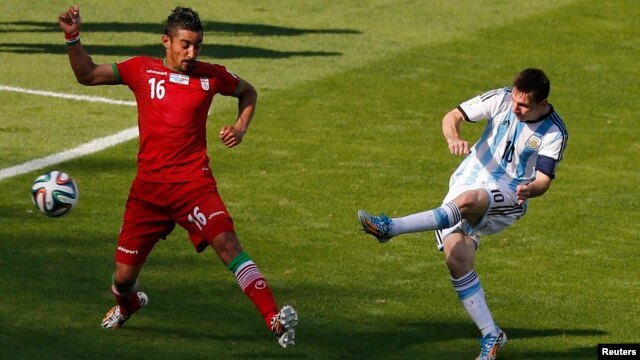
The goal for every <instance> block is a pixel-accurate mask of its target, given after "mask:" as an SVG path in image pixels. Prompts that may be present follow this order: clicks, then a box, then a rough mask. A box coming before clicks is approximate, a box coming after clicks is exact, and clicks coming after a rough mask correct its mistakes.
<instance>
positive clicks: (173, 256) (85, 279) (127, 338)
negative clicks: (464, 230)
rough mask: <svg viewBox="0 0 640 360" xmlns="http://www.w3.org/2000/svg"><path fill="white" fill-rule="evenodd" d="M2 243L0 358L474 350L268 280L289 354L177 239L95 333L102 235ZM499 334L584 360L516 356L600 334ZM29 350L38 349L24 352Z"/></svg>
mask: <svg viewBox="0 0 640 360" xmlns="http://www.w3.org/2000/svg"><path fill="white" fill-rule="evenodd" d="M58 226H60V227H64V224H58ZM72 230H73V229H72ZM6 240H7V243H6V244H3V245H2V246H0V250H2V251H3V253H5V254H7V255H5V256H4V257H3V258H2V259H1V260H0V268H2V269H3V271H2V276H1V277H0V280H2V283H3V287H4V289H5V292H4V293H3V294H5V295H6V298H5V300H4V301H5V302H4V305H5V306H6V308H10V309H12V311H11V312H3V313H2V316H0V326H2V328H3V329H4V331H3V336H2V337H0V346H1V347H2V348H3V353H4V354H5V355H7V356H8V357H7V358H14V357H19V358H25V359H28V358H34V359H35V358H51V356H52V357H53V358H56V357H57V358H84V356H85V355H86V354H91V358H92V359H108V358H115V357H122V358H138V359H154V358H176V359H177V358H190V359H197V358H206V356H210V354H216V356H219V357H218V358H231V357H233V358H260V359H272V358H273V359H275V358H288V359H316V358H322V359H389V358H403V357H404V358H417V357H418V358H419V357H423V358H429V359H446V358H449V359H459V358H471V357H472V356H475V355H476V352H477V351H478V347H479V346H478V343H477V342H476V341H475V340H474V339H475V338H476V337H477V330H476V329H475V327H474V326H473V324H472V322H471V321H465V320H460V321H457V320H453V321H452V320H442V319H435V320H433V319H428V318H424V319H416V320H410V321H407V317H406V316H405V315H403V314H397V313H395V312H393V311H390V310H384V308H378V309H379V310H378V312H377V313H376V314H372V313H371V310H372V309H371V308H369V309H366V308H359V307H358V305H356V304H362V302H360V301H359V300H360V299H366V298H371V296H372V290H371V289H368V288H367V287H366V286H362V287H360V288H352V287H350V288H349V287H348V285H344V286H343V285H324V286H318V285H306V284H304V283H299V284H295V285H291V286H287V287H282V286H279V285H278V284H281V283H280V282H279V281H277V280H274V282H273V283H272V286H273V289H274V293H275V294H276V297H277V298H278V299H294V303H293V305H294V306H296V308H297V309H298V311H299V312H300V324H299V326H298V333H297V339H296V340H297V341H296V342H297V346H295V347H294V348H292V349H286V350H285V349H281V348H279V346H278V345H277V344H276V342H275V339H274V338H273V336H272V335H271V334H269V332H268V331H267V329H266V328H265V326H264V322H263V321H262V319H261V318H260V316H259V315H258V313H257V312H256V311H255V308H253V305H252V304H251V303H250V302H249V301H248V300H247V299H246V298H245V296H244V295H243V294H242V292H241V291H240V290H239V288H238V286H237V284H236V283H235V280H234V279H233V275H232V274H230V273H229V272H228V271H227V270H226V269H225V267H224V265H222V264H221V263H220V262H219V261H218V260H217V258H215V255H214V254H213V253H212V251H208V252H206V253H205V254H200V255H198V254H195V253H194V252H193V250H192V249H191V248H190V245H189V243H188V240H187V239H186V238H185V237H184V235H178V234H176V236H171V237H169V238H168V239H167V240H165V241H162V242H160V243H159V244H158V245H157V247H156V249H154V252H153V253H152V254H151V257H150V258H149V261H148V263H147V265H146V266H145V270H144V271H143V274H142V276H141V290H143V291H145V292H147V294H148V295H149V298H150V306H149V307H147V308H145V309H144V310H143V311H142V312H141V313H140V314H137V315H136V316H135V317H134V318H133V319H132V320H131V321H130V322H128V323H127V325H126V326H125V328H123V329H122V330H119V331H105V330H103V329H100V328H99V327H98V323H99V321H100V318H101V316H102V314H104V312H105V311H106V310H107V309H108V308H109V307H110V306H111V305H112V304H113V298H112V296H111V294H110V293H109V290H108V288H109V282H110V278H109V274H110V272H111V271H112V254H113V246H115V239H114V236H112V235H110V232H108V231H96V232H95V233H86V232H84V233H80V232H77V231H66V232H65V231H61V230H60V229H57V228H56V227H55V226H54V227H47V226H40V227H34V226H31V227H30V228H29V229H28V230H27V229H24V230H22V231H18V233H17V234H14V235H13V236H12V237H10V238H8V239H6ZM8 250H10V251H8ZM8 274H11V275H8ZM61 289H62V290H61ZM374 293H375V292H374ZM281 301H282V300H281ZM505 331H506V333H507V334H508V336H509V338H510V340H511V342H510V344H509V345H507V347H506V348H505V349H504V350H503V351H502V353H503V354H504V355H505V357H506V358H510V359H579V358H589V357H593V355H594V354H595V343H596V339H594V346H593V348H592V347H581V348H575V347H574V348H569V349H558V350H555V351H554V350H546V349H545V350H544V351H533V352H532V351H531V349H530V347H529V348H527V350H526V351H525V350H520V349H519V346H518V342H519V340H523V339H536V338H549V337H550V338H565V337H581V338H582V337H587V338H589V337H601V336H603V335H606V334H607V333H606V332H605V331H602V330H598V329H588V328H584V329H575V328H571V329H563V328H551V329H544V328H535V327H531V328H509V327H505ZM34 339H38V344H39V345H38V346H33V342H34ZM581 341H583V339H581ZM204 354H207V355H204ZM418 355H419V356H418Z"/></svg>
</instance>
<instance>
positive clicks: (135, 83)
mask: <svg viewBox="0 0 640 360" xmlns="http://www.w3.org/2000/svg"><path fill="white" fill-rule="evenodd" d="M58 22H59V24H60V27H61V29H62V30H63V31H64V34H65V39H66V42H67V53H68V56H69V61H70V63H71V68H72V69H73V72H74V74H75V76H76V78H77V80H78V82H80V83H81V84H83V85H116V84H124V85H127V86H128V87H129V88H130V89H131V91H132V92H133V94H134V95H135V98H136V103H137V106H138V127H139V130H140V144H139V150H138V172H137V174H136V178H135V179H134V181H133V184H132V185H131V189H130V191H129V197H128V198H127V203H126V206H125V212H124V216H123V224H122V228H121V231H120V235H119V237H118V244H117V247H116V251H115V263H116V264H115V273H114V275H113V284H112V286H111V291H112V293H113V295H114V297H115V300H116V304H117V305H116V306H114V307H113V308H111V310H109V312H108V313H107V315H106V316H105V318H104V319H103V321H102V323H101V325H102V327H105V328H119V327H121V326H122V325H123V324H124V323H125V322H126V321H127V320H128V319H129V318H130V317H131V316H132V315H133V314H134V313H136V312H137V311H138V310H139V309H140V308H142V307H144V306H146V305H147V304H148V302H149V300H148V297H147V295H146V294H145V293H143V292H139V291H138V288H139V285H138V276H139V274H140V272H141V271H142V267H143V265H144V263H145V261H146V259H147V256H148V255H149V253H150V252H151V250H152V249H153V247H154V246H155V245H156V244H157V243H158V241H159V240H160V239H164V238H166V237H167V235H169V234H170V233H171V232H172V231H173V229H174V228H175V226H176V224H179V225H180V226H182V227H184V228H185V229H186V230H187V232H188V234H189V239H190V240H191V242H192V244H193V246H194V248H195V250H196V251H197V252H201V251H204V250H205V249H207V248H208V247H211V248H213V249H214V251H215V252H216V254H217V255H218V257H219V258H220V259H221V260H222V262H223V263H224V264H225V265H226V266H227V267H228V269H229V270H230V271H231V272H232V273H233V274H234V276H235V277H236V280H237V281H238V284H239V285H240V288H241V289H242V290H243V292H244V293H245V294H246V296H247V297H248V298H249V299H250V300H251V302H253V304H254V305H255V306H256V308H257V309H258V311H259V312H260V315H261V316H262V317H263V319H264V322H265V324H266V326H267V328H268V329H269V330H271V331H272V332H273V333H274V334H275V335H276V338H277V340H278V343H279V344H280V345H281V346H283V347H287V346H289V345H293V344H294V340H295V327H296V324H297V321H298V315H297V313H296V312H295V310H294V309H293V308H292V307H291V306H289V305H287V306H284V307H282V308H281V309H280V310H278V307H277V305H276V302H275V300H274V297H273V294H272V292H271V289H270V288H269V286H268V285H267V281H266V280H265V278H264V276H263V275H262V273H261V272H260V269H259V268H258V266H257V265H256V264H255V263H254V262H253V260H252V259H251V258H250V257H249V255H247V254H246V253H245V252H244V251H243V249H242V247H241V246H240V243H239V241H238V238H237V236H236V232H235V228H234V225H233V221H232V219H231V216H230V215H229V213H228V211H227V209H226V207H225V204H224V203H223V201H222V199H221V197H220V194H219V193H218V189H217V184H216V180H215V178H214V177H213V173H212V172H211V169H210V168H209V157H208V155H207V140H206V131H207V130H206V122H207V116H208V111H209V107H210V105H211V102H212V101H213V97H214V96H215V95H216V94H221V95H224V96H233V97H235V98H237V99H238V116H237V118H236V119H235V123H234V124H233V125H225V126H223V127H222V129H221V130H220V132H219V138H220V141H221V142H222V143H223V144H224V145H225V146H227V147H230V148H231V147H234V146H236V145H238V144H240V142H242V140H243V138H244V135H245V133H246V131H247V128H248V127H249V123H250V122H251V119H252V118H253V114H254V111H255V107H256V102H257V93H256V90H255V89H254V87H253V86H252V85H251V84H249V83H248V82H247V81H245V80H243V79H241V78H240V77H238V76H237V75H235V74H233V73H232V72H230V71H228V70H227V69H226V68H225V67H224V66H221V65H216V64H209V63H205V62H201V61H198V60H197V57H198V54H199V52H200V47H201V45H202V40H203V34H204V32H203V28H202V23H201V21H200V18H199V16H198V13H196V12H195V11H193V10H192V9H190V8H185V7H176V8H175V9H174V10H173V11H172V12H171V14H170V15H169V17H168V18H167V22H166V26H165V31H164V35H163V36H162V45H163V46H164V48H165V57H164V58H163V59H161V58H152V57H147V56H134V57H132V58H130V59H127V60H125V61H122V62H119V63H116V64H101V65H96V64H95V63H94V62H93V60H92V59H91V57H90V56H89V55H88V54H87V52H86V51H85V50H84V48H83V46H82V44H81V43H80V9H79V6H77V5H76V6H73V7H71V8H69V9H68V10H67V11H65V12H63V13H62V14H60V16H59V21H58ZM197 310H198V311H201V309H197Z"/></svg>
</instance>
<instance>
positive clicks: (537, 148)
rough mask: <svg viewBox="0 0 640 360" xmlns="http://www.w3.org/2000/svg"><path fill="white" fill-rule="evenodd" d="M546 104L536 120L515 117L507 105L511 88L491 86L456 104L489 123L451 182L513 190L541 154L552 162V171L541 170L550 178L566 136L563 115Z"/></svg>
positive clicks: (529, 176) (533, 169)
mask: <svg viewBox="0 0 640 360" xmlns="http://www.w3.org/2000/svg"><path fill="white" fill-rule="evenodd" d="M550 108H551V110H550V111H549V113H548V114H546V115H545V116H543V117H542V118H541V119H540V120H538V121H535V122H522V121H519V120H518V119H517V118H516V116H515V114H514V113H513V110H512V106H511V88H502V89H496V90H491V91H488V92H486V93H484V94H482V95H480V96H476V97H474V98H472V99H470V100H467V101H465V102H463V103H462V104H460V106H458V109H459V110H460V111H461V112H462V113H463V115H464V117H465V120H467V121H470V122H474V123H475V122H478V121H480V120H487V126H486V127H485V129H484V132H483V133H482V136H481V137H480V139H479V140H478V142H476V143H475V144H474V145H473V147H472V149H471V153H470V154H469V155H468V156H467V157H466V158H465V159H464V160H463V161H462V163H460V165H459V166H458V168H457V169H456V171H455V173H454V174H453V176H452V178H451V184H454V183H455V184H460V185H482V186H485V185H487V184H489V185H497V186H500V187H507V188H508V189H511V190H512V191H515V189H516V187H517V186H518V185H519V184H526V183H528V182H531V181H533V180H534V179H535V173H536V166H541V165H542V162H541V163H538V160H539V159H541V160H546V161H545V164H549V163H551V170H550V171H549V169H545V170H546V171H543V172H545V174H547V175H549V176H550V177H551V178H553V177H554V176H555V167H556V166H557V164H558V163H559V162H560V160H562V154H563V152H564V149H565V146H566V145H567V139H568V136H567V130H566V128H565V126H564V123H563V122H562V119H561V118H560V116H558V114H557V113H556V112H555V110H554V109H553V106H551V107H550ZM541 171H542V170H541ZM549 172H550V173H549Z"/></svg>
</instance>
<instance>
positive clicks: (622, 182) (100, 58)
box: [0, 0, 640, 359]
mask: <svg viewBox="0 0 640 360" xmlns="http://www.w3.org/2000/svg"><path fill="white" fill-rule="evenodd" d="M10 3H11V4H10V5H5V6H3V7H4V9H3V11H1V12H0V33H2V34H3V36H2V40H0V63H2V64H3V66H1V67H0V86H2V85H4V86H11V87H20V88H27V89H33V90H41V91H50V92H59V93H68V94H74V95H89V96H101V97H106V98H110V99H118V100H129V101H130V100H132V96H131V94H130V93H129V90H128V89H127V88H126V87H124V86H116V87H95V88H88V87H82V86H80V85H78V84H77V83H75V80H74V78H73V74H72V72H71V70H70V68H69V65H68V60H67V57H66V53H65V51H66V50H65V45H64V43H63V37H62V34H61V33H60V31H58V30H57V25H56V23H55V19H56V17H57V14H58V13H59V12H61V11H62V10H64V9H66V7H68V6H69V5H71V4H69V3H65V2H61V1H48V2H46V4H42V2H39V1H35V0H23V1H15V0H10ZM176 5H177V4H176V3H173V2H169V1H165V0H161V1H156V2H154V3H153V4H152V5H149V3H148V2H136V1H133V2H132V1H129V2H126V1H121V0H117V1H113V2H109V3H104V2H99V1H87V2H86V3H82V4H81V11H82V16H83V17H82V18H83V23H84V27H83V29H84V31H83V33H82V39H83V43H84V45H85V47H86V49H87V50H88V51H89V52H90V53H91V54H93V58H94V60H95V61H96V62H98V63H109V62H115V61H119V60H123V59H126V58H128V57H130V56H133V55H136V54H147V55H155V56H158V57H161V56H163V52H162V48H161V46H160V33H161V32H162V25H161V23H162V21H163V20H164V18H166V16H167V14H168V13H169V12H170V10H171V9H172V8H173V7H174V6H176ZM182 5H187V6H192V7H193V8H195V9H196V10H198V11H199V12H200V15H201V17H202V19H203V21H204V23H205V24H204V25H205V27H206V32H205V48H204V49H203V54H202V55H201V59H203V60H207V61H211V62H219V63H222V64H225V65H227V66H228V67H229V68H230V69H231V70H233V71H235V72H236V73H238V74H239V75H240V76H242V77H244V78H245V79H247V80H249V81H250V82H251V83H253V84H254V85H255V86H256V88H257V89H258V91H259V94H260V100H259V104H258V112H257V114H256V116H255V118H254V122H253V124H252V126H251V129H250V132H249V133H248V134H247V136H246V137H245V141H244V143H243V144H242V145H241V146H239V147H237V148H234V149H231V150H230V149H226V148H224V146H223V145H222V144H220V143H219V142H218V141H217V140H216V139H217V138H216V136H215V135H216V133H217V130H218V128H219V126H221V125H222V124H226V123H229V122H231V121H232V120H233V117H234V113H235V104H234V102H233V101H230V99H227V98H218V99H216V100H215V101H214V107H213V110H212V114H211V116H210V120H209V128H210V144H209V147H210V157H211V159H212V167H213V169H214V173H215V174H216V178H217V180H218V183H219V187H220V191H221V193H222V195H223V198H224V199H225V202H226V204H227V206H228V208H229V210H230V212H231V213H232V215H233V217H234V221H235V224H236V227H237V231H238V235H239V237H240V240H241V242H242V244H243V246H244V248H245V250H246V251H247V253H248V254H250V255H251V257H252V258H253V259H254V260H255V261H256V263H257V264H258V265H259V266H260V268H261V270H262V272H263V273H264V274H265V276H266V277H267V279H268V281H269V283H270V285H271V287H272V289H273V291H274V293H275V295H276V298H277V299H278V301H279V303H281V304H284V303H290V304H292V305H294V306H295V307H296V309H297V310H298V311H299V313H300V324H299V327H298V334H297V341H296V343H297V345H296V346H295V347H293V348H289V349H282V348H280V347H279V346H278V345H277V344H276V342H275V341H274V339H273V338H272V335H271V334H269V333H268V332H267V330H266V329H265V328H264V325H263V323H262V321H261V319H260V317H259V315H258V314H257V312H256V311H255V310H254V308H253V305H252V304H251V303H250V302H249V301H248V300H247V299H246V298H245V297H244V295H243V294H242V292H241V291H240V290H239V288H238V286H237V284H236V283H235V279H234V277H233V276H232V274H231V273H229V271H228V270H226V268H225V267H224V266H223V265H222V264H221V263H220V262H219V260H218V259H217V257H216V256H215V255H214V254H213V252H212V251H207V252H205V253H204V254H196V253H195V252H194V251H193V249H192V247H191V245H190V243H189V241H188V239H187V236H186V232H184V231H183V230H182V229H176V231H174V233H173V234H172V235H171V236H170V237H169V239H168V240H167V241H163V242H161V243H159V244H158V246H157V247H156V249H155V250H154V252H153V253H152V255H151V256H150V258H149V260H148V262H147V266H146V267H145V270H144V272H143V274H142V276H141V278H140V281H141V285H142V289H143V290H144V291H145V292H146V293H147V294H148V295H149V298H150V305H149V306H148V307H147V308H145V309H144V310H143V311H142V312H140V313H139V314H138V315H136V316H135V317H134V318H133V319H132V320H131V321H130V322H128V323H127V325H126V327H125V328H123V329H122V330H120V331H105V330H103V329H100V328H99V327H98V324H99V322H100V320H101V319H102V317H103V315H104V313H105V312H106V311H107V310H108V308H109V307H110V306H112V303H113V297H112V295H111V293H110V292H109V286H110V282H111V274H112V272H113V251H114V248H115V243H116V239H117V234H118V231H119V228H120V222H121V216H122V211H123V205H124V200H125V198H126V195H127V191H128V188H129V184H130V182H131V180H132V179H133V176H134V175H135V155H136V150H137V141H135V140H133V141H128V142H125V143H123V144H120V145H117V146H115V147H112V148H109V149H107V150H105V151H102V152H99V153H96V154H93V155H88V156H84V157H81V158H77V159H75V160H72V161H69V162H65V163H62V164H56V165H52V166H50V167H47V168H46V169H42V170H38V171H33V172H30V173H28V174H23V175H18V176H14V177H10V178H6V179H4V180H0V184H1V185H2V186H3V189H4V191H3V194H2V195H1V197H0V199H1V201H0V239H1V241H0V252H1V254H2V255H1V256H0V289H1V290H0V299H1V300H0V329H2V330H0V358H2V359H50V358H51V359H114V358H123V359H205V358H207V359H210V358H214V359H230V358H241V359H252V358H258V359H276V358H277V359H283V358H285V359H348V358H360V359H443V358H448V359H470V358H473V357H475V356H476V355H477V352H478V343H477V337H478V336H479V333H478V331H477V329H476V327H475V325H474V324H473V323H472V322H471V320H470V319H469V318H468V316H467V314H466V312H465V311H464V309H463V308H462V305H461V304H460V303H459V301H458V300H457V296H456V294H455V292H454V291H453V289H452V287H451V283H450V280H449V275H448V271H447V269H446V266H445V265H444V263H443V257H442V255H441V254H440V253H438V252H437V251H436V249H435V242H434V237H433V235H432V234H431V233H425V234H413V235H405V236H403V237H399V238H396V239H394V240H393V241H391V242H389V243H387V244H384V245H379V244H377V243H376V242H375V241H374V240H372V238H370V237H367V236H365V235H363V234H362V233H361V232H360V230H359V226H358V222H357V219H356V211H357V210H358V209H361V208H364V209H367V210H369V211H372V212H379V211H382V212H385V213H387V214H389V215H392V216H398V215H405V214H409V213H413V212H417V211H422V210H426V209H429V208H432V207H435V206H437V205H439V204H440V202H441V200H442V197H443V196H444V195H445V194H446V191H447V183H448V178H449V176H450V174H451V172H452V171H453V169H454V168H455V167H456V165H457V163H458V161H459V160H460V159H458V158H454V157H452V156H451V155H449V154H448V151H447V149H446V145H445V142H444V140H443V139H442V134H441V132H440V120H441V118H442V116H443V115H444V114H445V113H446V112H447V111H448V110H450V109H451V108H453V107H455V106H457V105H458V104H459V103H460V102H462V101H464V100H466V99H468V98H470V97H472V96H474V95H477V94H479V93H480V92H483V91H485V90H488V89H491V88H495V87H501V86H506V85H509V84H510V82H511V79H512V77H513V75H515V74H516V73H517V72H518V71H519V70H521V69H522V68H525V67H540V68H543V69H545V71H546V72H547V74H548V75H549V77H550V79H551V83H552V91H551V96H550V101H551V102H552V103H553V105H554V106H555V108H556V109H557V110H558V112H559V113H560V114H561V115H562V117H563V118H564V120H565V124H566V125H567V127H568V129H569V133H570V140H569V146H568V149H567V151H566V152H565V159H564V161H563V162H562V164H561V166H560V168H559V169H558V177H557V179H556V180H555V181H554V184H553V186H552V187H551V189H550V191H549V192H548V193H547V194H546V195H545V196H544V197H541V198H537V199H533V200H531V201H530V207H529V212H528V214H527V216H526V217H524V218H523V219H522V220H520V221H519V222H517V223H516V224H515V225H514V226H512V227H511V228H509V229H507V230H505V231H503V232H501V233H499V234H496V235H493V236H488V237H485V238H483V241H482V246H481V248H480V251H479V252H478V258H477V267H476V270H477V272H478V274H479V276H480V278H481V280H482V283H483V286H484V290H485V293H486V294H487V300H488V303H489V306H490V308H491V309H492V312H493V316H494V318H495V319H496V321H497V322H498V324H499V325H500V326H501V327H502V328H503V329H504V330H505V331H506V332H507V334H508V336H509V340H510V341H509V344H508V345H507V346H506V347H505V348H504V349H503V350H501V352H500V358H501V359H595V358H596V357H597V355H596V346H597V344H598V343H638V342H640V335H639V334H640V327H639V325H638V324H639V322H638V315H637V314H638V309H639V308H640V300H639V299H640V280H639V279H640V277H639V272H640V271H639V267H638V265H637V262H638V259H639V258H640V250H639V247H638V246H637V244H636V243H637V241H638V239H639V238H640V226H639V225H638V219H640V172H639V171H638V169H637V162H638V160H640V155H639V154H640V140H638V139H639V138H640V131H639V130H638V127H637V125H635V121H637V118H638V115H639V114H638V107H637V98H638V96H640V88H639V87H638V85H637V84H638V79H639V78H640V70H639V67H638V59H639V58H640V51H639V50H640V40H639V39H640V31H639V30H638V28H637V26H636V24H635V22H636V20H635V19H637V18H639V17H640V7H638V6H637V4H636V2H635V1H630V0H628V1H625V0H614V1H606V2H603V1H598V0H556V1H523V2H517V4H516V2H504V1H497V0H486V1H472V0H465V1H449V2H447V1H402V2H397V1H382V0H366V1H359V2H352V3H351V4H344V3H342V2H330V1H314V2H311V1H309V2H299V1H290V0H286V1H285V0H280V1H274V0H272V1H260V2H255V1H233V2H216V3H215V5H213V6H212V4H211V3H210V2H207V1H204V0H195V1H191V2H190V3H182ZM135 119H136V114H135V108H133V107H129V106H118V105H108V104H97V103H89V102H82V101H74V100H65V99H56V98H51V97H45V96H36V95H28V94H23V93H16V92H11V91H0V170H1V169H4V168H8V167H11V166H14V165H17V164H20V163H23V162H25V161H28V160H31V159H35V158H40V157H43V156H47V155H50V154H53V153H57V152H60V151H63V150H66V149H70V148H73V147H75V146H78V145H80V144H83V143H86V142H88V141H90V140H92V139H94V138H97V137H102V136H106V135H110V134H114V133H117V132H118V131H121V130H123V129H126V128H130V127H133V126H135ZM481 130H482V125H479V126H473V125H468V124H467V125H466V127H464V128H463V134H464V135H466V136H467V139H468V140H470V141H472V140H474V138H475V137H476V136H477V135H478V134H479V132H480V131H481ZM51 169H61V170H64V171H67V172H69V173H70V174H72V176H73V177H74V178H75V179H76V181H77V182H78V185H79V187H80V191H81V198H80V202H79V204H78V207H77V208H76V209H75V210H74V211H73V212H72V213H71V214H69V215H67V216H65V217H62V218H58V219H49V218H46V217H44V216H42V215H41V214H39V213H37V212H36V211H34V209H33V206H32V205H31V201H30V200H29V189H30V185H31V182H32V181H33V179H34V178H35V177H36V176H37V175H38V174H40V173H41V172H44V171H45V170H51Z"/></svg>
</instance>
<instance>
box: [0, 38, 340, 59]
mask: <svg viewBox="0 0 640 360" xmlns="http://www.w3.org/2000/svg"><path fill="white" fill-rule="evenodd" d="M87 50H88V51H89V53H91V55H117V56H123V57H125V56H136V55H147V56H156V57H158V56H164V48H163V47H162V44H161V43H160V41H158V43H157V44H154V45H131V46H123V45H114V46H111V45H94V44H92V45H88V46H87ZM0 52H8V53H18V54H57V55H60V54H67V48H66V46H65V45H64V44H37V43H30V44H29V43H20V44H12V43H0ZM339 55H342V53H339V52H330V51H278V50H270V49H264V48H259V47H253V46H236V45H216V44H212V45H207V44H205V45H203V46H202V52H201V53H200V56H201V57H202V56H211V57H215V58H218V59H232V58H255V59H285V58H290V57H302V56H304V57H308V56H339Z"/></svg>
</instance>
